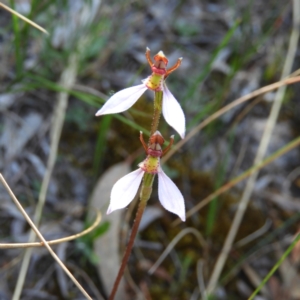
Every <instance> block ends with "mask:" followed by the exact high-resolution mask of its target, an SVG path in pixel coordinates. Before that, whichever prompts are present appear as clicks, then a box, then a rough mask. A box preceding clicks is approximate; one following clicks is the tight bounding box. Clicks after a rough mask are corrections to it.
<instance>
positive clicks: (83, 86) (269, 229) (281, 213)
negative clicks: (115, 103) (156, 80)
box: [0, 0, 300, 299]
mask: <svg viewBox="0 0 300 300" xmlns="http://www.w3.org/2000/svg"><path fill="white" fill-rule="evenodd" d="M295 1H296V0H295ZM2 2H3V3H4V4H6V5H8V6H10V7H12V8H14V9H15V10H17V11H18V12H20V13H21V14H23V15H25V16H27V17H28V18H29V19H31V20H33V21H34V22H36V23H38V24H39V25H41V26H42V27H44V28H45V29H46V30H47V31H48V32H49V35H45V34H43V33H41V32H40V31H38V30H37V29H35V28H33V27H31V26H30V25H28V24H27V23H25V22H24V21H22V20H20V19H18V18H17V17H15V16H12V15H11V14H10V13H8V12H7V11H5V10H4V9H2V8H0V64H1V65H0V66H1V67H0V82H1V85H0V113H1V114H0V169H1V172H2V173H3V175H4V177H5V178H6V179H7V181H8V182H9V184H10V186H11V188H12V189H13V191H14V192H15V193H16V195H17V197H18V198H19V200H20V201H21V203H22V205H23V206H24V207H25V208H26V210H27V211H28V213H29V214H30V215H31V216H33V215H34V211H35V207H36V205H37V202H38V199H39V197H40V191H41V186H42V182H43V178H44V176H45V174H46V172H47V170H49V168H50V169H51V166H49V155H51V153H53V151H54V153H55V150H53V148H52V145H53V143H54V142H53V141H54V140H55V138H54V137H53V135H54V136H55V137H56V138H57V139H58V140H59V144H58V149H57V153H56V154H55V155H54V157H55V162H56V163H55V166H54V169H53V172H51V180H50V183H49V186H48V188H47V196H46V199H45V207H44V210H43V215H42V220H41V230H42V232H43V233H44V235H45V237H46V238H47V239H54V238H57V237H61V236H66V235H68V234H72V233H74V232H79V231H80V230H82V229H83V228H84V227H85V226H86V224H88V223H89V222H90V221H88V220H87V210H86V207H87V206H88V204H89V202H90V201H92V204H93V205H95V203H97V200H93V199H98V198H102V200H101V201H102V204H103V208H102V209H103V212H105V211H106V208H107V204H108V201H109V194H105V197H104V194H102V193H101V192H99V191H98V192H97V189H95V191H96V192H94V196H93V197H92V200H89V199H90V198H91V196H92V194H93V193H92V192H93V190H94V188H95V187H97V186H99V182H98V179H100V181H101V180H102V181H101V182H102V184H103V182H104V185H105V182H108V181H109V180H108V179H107V177H105V176H106V175H107V173H104V172H106V171H107V170H108V169H109V168H111V167H112V166H115V167H116V168H118V167H120V165H118V163H122V162H123V163H125V164H126V166H127V168H128V170H127V171H129V169H130V166H131V168H132V169H135V168H136V165H137V164H138V163H139V162H140V161H142V160H143V159H144V153H143V151H142V147H141V145H140V142H139V139H138V136H139V130H142V131H143V132H144V133H145V134H147V133H148V130H149V129H150V124H151V118H152V109H153V108H152V103H153V102H152V101H153V94H152V93H151V92H147V93H146V94H145V95H143V96H142V97H141V100H139V101H138V102H137V103H136V104H135V105H134V106H133V108H132V109H130V110H129V111H127V112H125V113H123V114H118V115H108V116H104V117H101V118H96V117H95V116H94V115H95V113H96V111H97V110H98V109H99V108H100V107H101V105H102V104H103V103H104V101H105V100H106V99H107V98H108V97H109V96H110V95H111V94H112V93H114V92H116V91H118V90H121V89H123V88H126V87H129V86H132V85H136V84H140V81H141V80H142V79H144V78H146V77H147V76H149V75H150V71H151V70H150V68H149V66H148V65H147V62H146V59H145V56H144V53H145V49H146V47H149V48H150V49H151V51H152V54H153V55H154V54H156V53H157V52H158V51H159V50H163V51H164V53H165V55H166V56H167V57H168V59H169V65H172V64H173V63H175V62H176V60H177V58H179V57H183V61H182V65H181V67H180V68H179V69H178V70H177V71H176V72H174V73H173V74H172V75H171V76H170V77H169V78H168V80H167V82H168V87H169V89H170V90H171V91H172V93H173V95H174V96H175V97H176V99H177V100H178V101H179V102H180V104H181V105H182V108H183V110H184V112H185V116H186V120H187V132H189V131H190V130H192V129H193V128H194V127H195V126H197V125H198V124H199V123H200V122H201V121H203V120H205V119H206V118H207V117H209V116H210V115H212V114H213V113H215V112H216V111H218V110H219V109H221V108H222V107H224V106H225V105H227V104H228V103H231V102H232V101H233V100H235V99H237V98H239V97H240V96H243V95H246V94H248V93H250V92H252V91H254V90H256V89H258V88H260V87H263V86H265V85H268V84H271V83H273V82H276V81H278V80H280V76H281V73H282V69H283V65H284V63H285V60H286V56H287V49H288V44H289V38H290V35H291V31H292V29H293V2H292V1H275V0H266V1H260V0H247V1H245V0H237V1H231V0H211V1H209V0H207V1H205V0H198V1H196V0H185V1H180V0H171V1H162V0H158V1H155V2H151V1H128V0H124V1H117V0H113V1H101V0H73V1H71V0H69V1H66V0H56V1H55V0H42V1H37V0H32V1H29V0H15V1H14V0H11V1H7V2H6V1H2ZM298 65H299V51H296V56H295V60H294V62H293V69H292V71H295V70H296V69H297V68H298V67H297V66H298ZM298 92H299V87H298V85H297V84H296V85H293V86H292V87H289V88H288V89H287V91H286V93H285V96H284V99H283V106H282V108H281V111H280V115H279V118H278V121H277V124H276V126H275V128H274V131H273V134H272V137H271V141H270V143H269V147H268V150H267V156H269V155H271V154H272V153H274V152H275V151H276V150H279V149H281V148H282V147H284V146H285V145H287V144H288V143H289V142H290V141H292V140H293V139H294V138H296V137H297V136H299V133H300V122H299V115H300V105H299V99H298V97H297V95H298ZM274 97H275V92H270V93H268V94H264V95H261V96H259V97H256V98H254V99H252V100H250V101H247V102H245V103H244V104H242V105H240V106H237V107H235V108H233V109H232V110H230V111H229V112H228V113H226V114H224V115H222V116H221V117H220V118H218V119H217V120H215V121H214V122H212V123H210V124H209V125H208V126H207V127H205V128H204V129H203V130H202V131H201V132H199V133H197V134H196V135H195V136H194V137H193V138H192V139H190V140H189V141H188V142H187V143H186V144H185V145H184V146H183V147H182V148H180V149H179V151H177V152H176V153H175V154H174V155H173V156H172V157H171V158H170V159H169V160H168V162H167V163H166V165H165V166H164V169H165V170H166V172H167V173H168V175H169V176H170V177H172V179H173V180H174V182H175V183H176V184H177V185H178V187H179V188H180V190H181V191H182V193H183V195H184V197H185V201H186V208H187V210H189V209H192V208H193V207H194V206H195V205H197V204H198V203H199V202H201V200H203V199H204V198H205V197H206V196H208V195H210V194H211V193H213V192H214V191H215V190H217V189H218V188H220V187H221V186H223V185H224V184H225V183H227V182H229V181H230V180H232V179H234V178H235V177H236V176H238V175H239V174H241V173H242V172H244V171H246V170H248V169H249V168H250V167H251V166H252V165H253V162H254V158H255V155H256V151H257V148H258V145H259V143H260V140H261V137H262V133H263V130H264V127H265V124H266V122H267V119H268V117H269V113H270V109H271V106H272V104H273V102H274ZM60 112H61V113H62V114H61V115H60ZM64 112H65V114H64ZM59 122H62V124H63V126H62V131H61V132H60V129H59V128H60V127H59V125H57V124H59ZM160 131H161V132H162V134H163V136H164V137H165V138H166V139H167V138H168V136H170V135H172V134H174V132H173V130H172V129H171V128H170V127H168V126H167V125H166V124H165V122H164V120H163V119H162V120H161V123H160ZM175 140H176V141H179V138H178V136H176V137H175ZM299 160H300V157H299V149H298V148H295V149H293V150H291V151H290V152H288V153H287V154H285V155H284V156H281V157H280V158H278V159H277V160H276V161H274V162H272V163H271V164H269V165H267V166H266V167H265V168H263V169H262V171H261V172H260V175H259V177H258V179H257V181H256V184H255V188H254V191H253V194H252V197H251V202H250V205H249V206H248V208H247V210H246V214H245V216H244V218H243V221H242V223H241V225H240V226H239V229H238V233H237V237H236V239H235V243H234V244H233V247H231V251H230V253H229V255H228V259H227V260H226V264H225V268H224V271H223V272H222V274H221V277H220V279H219V284H218V287H217V289H216V292H215V295H214V298H213V299H247V298H248V297H249V296H250V294H251V293H252V291H253V290H254V289H255V288H256V287H257V285H258V284H259V283H260V282H261V281H262V279H263V277H264V276H265V275H266V274H267V273H268V271H269V270H270V269H271V268H272V267H273V266H274V264H275V262H276V261H277V260H278V258H279V257H280V256H281V254H282V253H283V252H284V250H285V249H286V248H287V246H288V245H289V244H290V243H291V240H292V237H293V236H294V235H295V234H296V233H297V231H298V230H299V227H298V224H299V219H300V213H299V208H300V204H299V197H300V169H299ZM50 165H51V164H50ZM122 172H123V169H117V171H116V174H115V175H114V176H115V177H116V178H115V180H117V179H118V178H119V177H122V176H123V175H124V174H122ZM105 174H106V175H105ZM106 180H107V181H106ZM97 182H98V183H97ZM107 187H108V188H109V189H110V186H109V184H108V183H107ZM244 188H245V181H242V182H240V183H238V184H237V185H235V187H234V188H233V189H231V190H230V191H227V193H224V194H222V195H221V196H219V197H216V198H214V199H213V201H212V202H210V204H209V205H208V206H206V207H204V208H203V210H200V211H198V212H197V213H195V214H194V215H192V216H191V218H189V219H188V220H187V221H186V222H185V223H181V224H179V225H177V226H173V225H172V221H174V220H175V216H174V215H171V214H170V213H169V212H166V211H164V210H162V209H161V206H160V204H159V202H158V199H157V193H156V192H155V190H154V193H153V196H152V198H151V200H150V203H149V211H148V212H146V217H145V223H144V225H143V228H141V230H140V233H139V237H138V240H137V242H136V245H135V248H134V252H133V254H132V257H131V259H130V262H129V268H128V272H127V274H126V276H125V278H126V279H127V280H126V282H125V286H124V287H123V289H124V290H123V291H124V293H123V297H124V298H122V297H121V298H120V299H126V297H127V298H128V299H201V297H202V298H203V297H204V298H205V295H204V293H203V288H204V287H205V286H206V285H207V284H208V282H209V279H210V276H211V274H212V270H213V267H214V265H215V262H216V260H217V257H218V255H219V254H220V251H221V249H222V245H223V243H224V241H225V238H226V235H227V233H228V231H229V229H230V226H231V223H232V219H233V217H234V214H235V212H236V210H237V206H238V203H239V200H240V198H241V195H242V193H243V190H244ZM0 190H1V199H0V214H1V218H0V237H1V241H3V242H4V241H5V242H25V241H27V239H28V234H29V227H28V225H27V224H26V222H25V221H24V220H23V218H22V216H20V214H19V212H18V211H17V209H16V208H15V207H14V205H13V204H12V203H11V201H10V198H9V197H8V195H6V193H5V192H4V190H2V187H0ZM100 191H102V190H101V189H100ZM106 196H107V197H106ZM98 208H99V207H98ZM134 212H135V208H134V204H132V207H131V208H129V209H128V210H126V211H123V212H121V214H118V215H117V217H115V218H118V220H117V221H116V220H115V219H108V220H106V221H103V222H102V224H101V225H100V227H99V228H98V229H97V230H96V232H94V234H91V235H89V236H88V237H85V238H81V239H80V240H78V241H76V242H70V243H67V244H66V245H65V246H58V247H57V248H55V249H56V250H57V251H58V252H59V253H60V255H61V257H63V259H64V260H65V261H66V264H67V266H68V267H69V268H70V269H71V271H72V272H73V273H74V275H75V277H78V278H80V281H81V282H82V283H83V285H84V286H85V288H86V289H87V290H88V292H89V293H90V294H91V295H92V297H93V298H95V299H98V298H99V299H102V297H103V298H104V299H105V297H106V295H107V293H109V288H108V286H107V283H106V282H105V280H104V279H103V274H105V272H106V270H105V267H104V266H103V265H102V266H101V261H102V262H103V261H105V260H109V257H103V256H102V257H101V253H102V252H101V251H102V250H101V249H100V250H99V248H101V247H104V248H105V247H106V246H108V245H105V243H103V242H101V239H104V238H105V235H106V234H113V233H112V232H110V233H108V230H110V229H109V228H111V226H112V224H113V222H119V224H120V226H119V227H120V229H122V230H120V232H117V233H114V234H115V235H116V234H117V235H116V236H115V238H116V239H117V240H118V241H119V244H118V247H117V248H114V249H109V250H108V252H109V251H111V252H116V253H117V255H119V254H120V253H121V252H119V251H121V250H119V248H120V249H124V245H125V243H126V238H124V236H126V232H128V230H129V229H128V228H130V227H131V224H132V221H133V219H134ZM188 228H189V229H188ZM187 229H188V230H187ZM182 232H184V233H185V234H182V238H181V239H180V241H179V242H178V244H177V245H176V246H175V247H173V248H172V249H171V250H170V251H169V253H168V255H167V257H166V259H165V260H164V261H163V262H162V264H161V265H160V266H159V267H158V269H156V271H155V272H154V273H153V274H152V275H150V274H149V273H148V270H149V269H150V267H151V266H152V265H153V264H154V263H155V261H156V260H157V259H158V258H159V256H160V254H161V253H162V252H163V250H164V249H166V248H167V246H168V245H169V244H170V242H171V241H172V239H173V238H175V237H176V236H177V235H178V234H180V233H182ZM254 232H255V233H257V234H256V235H254V236H252V235H251V234H253V233H254ZM118 234H121V237H122V238H120V239H119V236H118ZM249 235H250V238H249V239H248V240H243V239H244V238H245V237H249ZM95 241H97V242H98V244H97V247H95V248H93V243H94V242H95ZM199 242H200V243H199ZM99 245H100V246H99ZM295 249H297V247H296V248H295ZM0 251H1V255H0V299H11V297H12V294H13V292H14V288H15V286H16V281H17V277H18V274H19V270H20V265H21V261H22V257H23V250H22V251H21V250H17V249H13V250H0ZM298 251H299V250H298ZM293 253H294V254H293V256H292V257H291V258H289V259H288V261H287V262H286V263H288V265H284V264H282V266H281V268H280V269H279V272H278V273H276V274H275V275H274V276H272V277H271V279H270V281H269V283H268V284H267V285H266V286H265V287H264V289H263V290H262V291H261V294H260V295H261V296H260V297H261V298H260V299H300V292H299V287H297V286H295V285H294V284H292V285H291V282H292V280H286V278H290V277H289V276H290V275H291V274H293V278H296V279H298V276H300V275H299V274H298V270H299V268H298V267H299V265H297V264H298V263H299V258H298V257H299V256H298V252H296V250H295V251H294V252H293ZM112 256H113V255H112ZM115 263H116V265H118V262H115ZM291 265H293V267H292V266H291ZM101 268H102V269H101ZM291 270H292V271H291ZM291 272H293V273H291ZM61 276H64V275H63V274H61V273H59V271H57V269H56V268H55V267H54V263H53V260H52V258H51V257H50V256H49V255H48V253H47V252H46V250H42V249H39V250H35V251H34V252H33V256H32V259H31V263H30V267H29V270H28V272H27V277H26V280H25V284H24V287H23V291H22V295H21V299H82V298H80V297H82V296H81V294H80V292H79V291H77V289H76V288H75V287H73V285H72V284H71V283H69V282H68V279H67V278H64V279H61ZM104 276H105V275H104ZM108 285H109V284H108ZM125 294H126V296H124V295H125ZM204 298H203V299H204ZM257 299H258V298H257Z"/></svg>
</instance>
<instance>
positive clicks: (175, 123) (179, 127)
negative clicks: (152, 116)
mask: <svg viewBox="0 0 300 300" xmlns="http://www.w3.org/2000/svg"><path fill="white" fill-rule="evenodd" d="M162 106H163V107H162V111H163V115H164V117H165V120H166V121H167V123H168V124H169V125H170V126H171V127H173V128H174V129H175V130H176V131H177V132H178V133H179V135H180V136H181V138H182V139H183V138H184V136H185V117H184V113H183V111H182V108H181V106H180V104H179V103H178V101H177V100H176V99H175V98H174V96H173V95H172V93H171V92H170V91H169V89H168V88H167V86H166V84H164V86H163V105H162Z"/></svg>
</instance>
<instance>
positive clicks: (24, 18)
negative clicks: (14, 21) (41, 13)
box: [0, 2, 49, 34]
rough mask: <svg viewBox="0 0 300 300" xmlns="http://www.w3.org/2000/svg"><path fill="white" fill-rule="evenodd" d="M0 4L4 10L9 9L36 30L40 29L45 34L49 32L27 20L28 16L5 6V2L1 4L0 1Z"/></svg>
mask: <svg viewBox="0 0 300 300" xmlns="http://www.w3.org/2000/svg"><path fill="white" fill-rule="evenodd" d="M0 6H1V7H3V8H4V9H5V10H7V11H9V12H10V13H11V14H13V15H16V16H17V17H19V18H20V19H22V20H23V21H25V22H27V23H28V24H30V25H31V26H33V27H35V28H37V29H38V30H40V31H42V32H44V33H46V34H49V33H48V31H47V30H46V29H44V28H43V27H41V26H40V25H38V24H36V23H34V22H33V21H31V20H29V19H28V18H26V17H24V16H23V15H21V14H19V13H18V12H16V11H15V10H13V9H11V8H10V7H8V6H6V5H5V4H3V3H1V2H0Z"/></svg>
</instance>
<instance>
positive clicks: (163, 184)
mask: <svg viewBox="0 0 300 300" xmlns="http://www.w3.org/2000/svg"><path fill="white" fill-rule="evenodd" d="M140 139H141V142H142V144H143V146H144V149H145V151H146V153H147V154H148V156H147V158H146V159H145V160H144V161H143V162H141V163H140V164H139V165H138V166H139V169H137V170H135V171H133V172H131V173H129V174H127V175H126V176H124V177H122V178H121V179H119V180H118V181H117V182H116V183H115V185H114V186H113V188H112V191H111V197H110V205H109V207H108V210H107V214H110V213H111V212H113V211H114V210H116V209H121V208H124V207H126V206H127V205H128V204H129V203H130V202H131V201H132V200H133V199H134V197H135V195H136V193H137V191H138V189H139V186H140V184H141V181H142V178H143V176H144V174H145V173H150V174H157V175H158V198H159V200H160V203H161V204H162V206H163V207H164V208H165V209H166V210H168V211H170V212H172V213H174V214H176V215H178V216H179V217H180V218H181V220H182V221H185V206H184V199H183V196H182V194H181V192H180V191H179V189H178V188H177V186H176V185H175V184H174V182H173V181H172V180H171V179H170V178H169V177H168V176H167V175H166V174H165V173H164V171H163V170H162V168H161V167H160V158H161V157H162V156H163V155H164V154H165V153H166V152H167V151H168V150H169V149H170V147H171V145H172V143H173V140H174V137H173V136H171V139H170V144H169V146H168V147H167V148H166V149H165V150H162V148H161V146H162V144H163V143H164V139H163V137H162V135H161V134H160V132H159V131H156V132H155V133H154V134H153V135H152V136H151V138H150V142H149V147H148V146H147V145H146V143H145V142H144V139H143V135H142V132H141V134H140Z"/></svg>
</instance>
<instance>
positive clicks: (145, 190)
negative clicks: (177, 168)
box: [108, 173, 155, 300]
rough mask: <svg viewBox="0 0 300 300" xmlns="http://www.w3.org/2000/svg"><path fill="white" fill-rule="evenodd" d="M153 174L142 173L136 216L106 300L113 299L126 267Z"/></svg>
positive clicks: (148, 196)
mask: <svg viewBox="0 0 300 300" xmlns="http://www.w3.org/2000/svg"><path fill="white" fill-rule="evenodd" d="M154 176H155V175H154V174H149V173H145V175H144V178H143V184H142V188H141V194H140V204H139V207H138V210H137V213H136V216H135V220H134V224H133V226H132V230H131V234H130V237H129V241H128V244H127V247H126V250H125V253H124V256H123V259H122V263H121V267H120V270H119V273H118V275H117V278H116V280H115V283H114V286H113V289H112V291H111V294H110V296H109V299H108V300H113V299H114V297H115V295H116V292H117V289H118V286H119V283H120V281H121V278H122V276H123V273H124V270H125V268H126V265H127V262H128V259H129V256H130V254H131V250H132V246H133V244H134V240H135V237H136V234H137V232H138V229H139V225H140V222H141V219H142V216H143V212H144V210H145V207H146V204H147V201H148V200H149V198H150V196H151V193H152V184H153V180H154Z"/></svg>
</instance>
